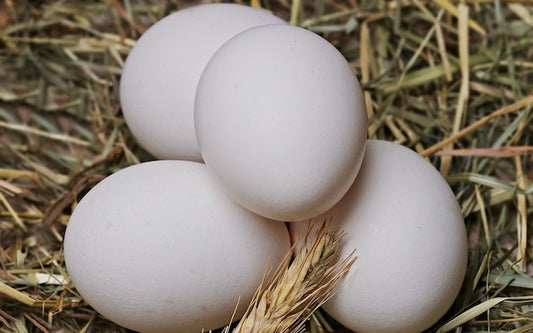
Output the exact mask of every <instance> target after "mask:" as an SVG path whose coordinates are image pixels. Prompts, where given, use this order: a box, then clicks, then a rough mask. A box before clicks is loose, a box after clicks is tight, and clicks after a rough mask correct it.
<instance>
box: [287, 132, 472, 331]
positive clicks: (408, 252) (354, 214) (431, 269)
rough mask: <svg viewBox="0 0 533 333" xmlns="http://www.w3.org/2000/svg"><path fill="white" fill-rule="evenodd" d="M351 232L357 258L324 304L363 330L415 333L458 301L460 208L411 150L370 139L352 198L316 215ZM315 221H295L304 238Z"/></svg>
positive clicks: (462, 242) (462, 236)
mask: <svg viewBox="0 0 533 333" xmlns="http://www.w3.org/2000/svg"><path fill="white" fill-rule="evenodd" d="M326 218H332V227H333V228H335V227H340V228H341V229H342V230H344V231H345V232H346V233H347V234H346V237H345V238H344V244H343V250H342V254H341V255H342V256H343V257H345V256H347V255H348V254H349V253H350V252H351V251H353V250H354V249H356V256H357V257H358V259H357V260H356V262H355V263H354V265H353V266H352V269H351V273H350V274H349V275H348V277H347V278H346V279H345V281H344V284H343V285H342V287H341V288H340V290H339V292H338V294H337V295H336V296H334V297H333V298H332V299H331V300H330V301H329V302H328V303H326V305H325V306H324V308H325V309H326V311H327V312H328V313H329V314H330V315H331V316H332V317H333V318H335V319H336V320H338V321H339V322H340V323H341V324H343V325H345V326H346V327H348V328H350V329H352V330H354V331H357V332H359V333H365V332H372V333H392V332H397V333H400V332H401V333H416V332H421V331H423V330H425V329H427V328H429V327H430V326H431V325H432V324H434V323H435V322H436V321H437V320H438V319H439V318H440V317H442V316H443V315H444V313H445V312H446V311H447V310H448V308H449V307H450V306H451V304H452V303H453V301H454V299H455V298H456V297H457V294H458V293H459V290H460V288H461V284H462V281H463V279H464V276H465V271H466V263H467V242H466V232H465V226H464V221H463V217H462V215H461V211H460V209H459V205H458V204H457V201H456V199H455V197H454V194H453V193H452V191H451V189H450V188H449V186H448V184H447V183H446V181H445V180H444V179H443V178H442V177H441V175H440V173H439V172H438V171H437V170H436V169H435V168H434V167H433V166H432V165H431V164H430V163H428V162H427V161H426V160H424V159H423V158H422V157H420V156H419V155H418V154H416V153H415V152H413V151H411V150H410V149H408V148H406V147H403V146H400V145H396V144H393V143H390V142H386V141H376V140H369V141H368V143H367V148H366V153H365V157H364V160H363V165H362V167H361V170H360V171H359V174H358V176H357V179H356V180H355V183H354V184H353V186H352V188H351V189H350V191H349V192H348V193H347V194H346V196H345V197H344V198H343V199H342V200H341V201H340V202H339V203H338V204H337V205H336V206H335V207H333V208H332V209H331V210H330V211H328V212H327V213H325V214H324V215H323V216H321V217H320V218H317V219H316V220H323V219H326ZM308 223H309V222H294V223H291V224H290V229H291V234H292V236H293V238H301V237H302V235H303V234H304V233H305V232H306V230H307V225H308Z"/></svg>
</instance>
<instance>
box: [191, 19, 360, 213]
mask: <svg viewBox="0 0 533 333" xmlns="http://www.w3.org/2000/svg"><path fill="white" fill-rule="evenodd" d="M195 103H196V104H195V127H196V135H197V138H198V143H199V145H200V150H201V153H202V156H203V158H204V161H205V163H206V165H207V167H208V168H209V170H210V171H211V172H213V174H214V175H215V177H216V178H217V180H218V181H219V182H220V184H221V185H222V187H223V189H224V190H225V191H226V193H228V195H229V196H230V197H232V198H233V199H234V200H235V201H237V202H238V203H240V204H241V205H243V206H244V207H246V208H248V209H249V210H251V211H253V212H255V213H257V214H259V215H262V216H265V217H268V218H271V219H275V220H287V221H297V220H302V219H306V218H312V217H314V216H317V215H319V214H321V213H323V212H325V211H326V210H328V209H329V208H331V207H332V206H333V205H334V204H335V203H337V202H338V201H339V200H340V198H341V197H342V196H343V195H344V194H345V193H346V191H347V190H348V188H349V187H350V185H351V184H352V182H353V180H354V178H355V176H356V174H357V171H358V170H359V167H360V164H361V160H362V157H363V152H364V147H365V143H366V122H367V115H366V111H365V106H364V101H363V96H362V91H361V87H360V85H359V82H358V80H357V78H356V76H355V75H354V73H353V71H352V68H351V67H350V65H349V64H348V62H347V61H346V59H345V58H344V57H343V56H342V54H341V53H340V52H339V51H337V49H335V47H334V46H333V45H331V44H330V43H329V42H327V41H326V40H325V39H323V38H322V37H320V36H318V35H317V34H315V33H313V32H310V31H308V30H305V29H302V28H298V27H294V26H289V25H265V26H260V27H256V28H252V29H249V30H247V31H244V32H242V33H240V34H238V35H237V36H235V37H233V38H232V39H230V40H229V41H228V42H226V43H225V44H224V45H223V46H222V47H221V48H220V49H219V50H218V51H217V52H216V53H215V55H214V56H213V57H212V58H211V60H210V61H209V63H208V64H207V66H206V68H205V70H204V72H203V74H202V76H201V78H200V82H199V84H198V88H197V92H196V102H195Z"/></svg>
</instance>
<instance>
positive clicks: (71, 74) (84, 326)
mask: <svg viewBox="0 0 533 333" xmlns="http://www.w3.org/2000/svg"><path fill="white" fill-rule="evenodd" d="M193 3H197V2H193V1H179V0H170V1H163V0H152V1H149V0H122V1H119V0H105V1H98V2H91V1H28V0H21V1H13V0H5V1H3V2H2V3H1V4H0V39H1V41H0V78H1V79H0V138H1V139H0V149H1V152H0V332H13V331H16V332H71V331H73V332H74V331H75V332H79V331H81V332H121V331H125V330H124V329H122V328H120V327H117V326H116V325H114V324H113V323H110V322H108V321H106V320H105V319H104V318H102V317H101V316H99V315H97V314H96V313H95V312H94V310H92V309H91V308H90V307H89V306H87V305H86V304H84V303H83V302H82V301H81V300H80V297H79V295H78V294H76V291H75V290H73V289H72V288H71V287H70V286H69V285H68V284H67V285H66V286H65V285H63V281H64V280H65V279H67V280H68V275H67V274H66V272H65V268H64V262H63V255H62V248H61V245H62V235H63V233H64V230H65V226H66V223H67V221H68V218H69V214H70V212H72V209H73V207H74V206H75V204H76V202H77V200H79V199H80V198H81V197H82V195H83V194H84V193H86V192H87V191H88V190H89V189H90V188H91V187H92V186H93V185H94V184H95V183H96V182H98V181H99V180H101V179H102V178H103V177H105V176H106V175H109V174H111V173H113V172H114V171H117V170H119V169H122V168H124V167H126V166H128V165H131V164H134V163H138V162H140V161H146V160H150V159H152V158H151V157H150V156H149V155H148V154H147V153H146V152H145V151H143V150H142V149H141V148H140V147H139V146H138V145H137V144H136V142H135V140H134V138H133V137H132V135H131V133H130V132H129V131H128V128H127V127H126V125H125V123H124V120H123V118H122V116H121V113H120V106H119V101H118V96H117V91H118V89H117V85H118V82H119V75H120V72H121V68H122V65H123V63H124V59H125V58H126V56H127V54H128V52H129V50H130V49H131V47H132V46H133V45H134V43H135V40H136V39H137V38H138V37H139V35H140V34H141V33H142V32H143V31H144V30H146V28H147V27H149V26H150V25H151V24H153V23H154V22H155V21H156V20H158V19H159V18H161V17H163V16H165V15H167V14H169V13H171V12H173V11H175V10H177V9H179V8H182V7H184V6H187V5H190V4H193ZM245 3H246V4H248V5H252V6H258V5H261V6H262V7H264V8H267V9H270V10H272V11H273V12H274V13H275V14H276V15H278V16H280V17H282V18H284V19H286V20H288V21H291V22H292V23H293V24H298V25H300V26H303V27H306V28H309V29H311V30H313V31H316V32H317V33H320V34H322V35H323V36H324V37H325V38H327V39H328V40H329V41H330V42H331V43H333V44H334V45H335V46H336V47H337V48H338V49H339V50H341V51H342V52H343V54H344V55H345V56H346V58H347V59H348V60H349V61H350V63H351V64H352V65H353V68H354V70H355V71H356V73H357V75H358V77H359V78H360V80H361V81H362V84H363V88H364V91H365V101H366V104H367V107H368V114H369V119H370V121H369V135H370V137H371V138H379V139H387V140H391V141H396V142H399V143H401V144H403V145H406V146H408V147H411V148H412V149H414V150H416V151H418V152H419V153H420V154H422V155H423V156H426V157H427V158H428V159H429V160H430V161H431V162H432V163H433V164H434V165H435V166H436V167H437V168H438V169H439V170H441V172H442V173H443V175H445V177H446V179H447V180H448V181H449V183H450V184H451V186H452V188H453V190H454V192H455V193H456V195H457V198H458V200H459V202H460V204H461V207H462V209H463V213H464V216H465V220H466V225H467V230H468V235H469V245H470V254H469V255H470V257H469V266H468V272H467V277H466V280H465V283H464V286H463V290H462V291H461V293H460V296H459V297H458V299H457V300H456V302H455V304H454V305H453V307H452V309H451V310H450V311H449V313H448V314H447V315H446V317H445V318H443V319H442V321H441V322H440V323H439V324H437V325H436V326H435V327H434V328H432V329H431V330H430V331H436V330H437V329H439V328H440V327H442V325H444V324H445V323H448V324H446V325H445V326H444V327H442V328H443V331H450V330H455V329H456V328H460V329H459V331H462V332H486V331H490V332H515V333H517V332H531V331H533V292H532V289H533V277H532V276H533V261H532V260H531V257H532V254H533V252H532V250H533V249H532V247H531V244H530V243H529V240H530V235H531V232H529V231H528V229H529V228H528V227H529V226H530V225H531V224H530V221H531V218H532V208H531V207H532V203H533V185H532V182H531V180H532V178H533V171H532V170H533V169H532V168H531V166H532V164H533V158H532V155H531V152H532V151H533V146H532V145H531V140H532V138H531V135H533V126H532V124H531V118H532V112H531V106H532V105H533V97H532V96H531V94H532V92H533V62H532V61H531V59H533V5H532V2H531V1H527V0H522V1H504V0H494V1H486V0H479V1H475V0H469V1H464V2H463V3H466V4H462V3H459V1H451V0H438V1H437V0H435V1H425V0H410V1H365V0H349V1H340V0H338V1H334V0H313V1H311V0H294V1H293V2H290V1H289V0H264V1H259V0H255V1H254V0H252V1H251V3H248V2H245ZM392 278H393V277H392ZM453 318H455V319H453ZM452 319H453V320H452ZM450 320H452V321H451V322H450ZM330 325H331V327H332V329H334V330H335V331H336V332H341V331H343V330H342V328H340V327H339V326H338V325H336V324H335V323H333V321H332V320H331V319H330V318H327V317H326V315H325V314H323V313H321V312H318V313H316V314H315V315H314V316H313V317H312V319H311V320H310V324H309V327H310V328H309V329H310V331H312V332H325V331H328V329H329V328H328V327H329V326H330ZM459 331H458V332H459Z"/></svg>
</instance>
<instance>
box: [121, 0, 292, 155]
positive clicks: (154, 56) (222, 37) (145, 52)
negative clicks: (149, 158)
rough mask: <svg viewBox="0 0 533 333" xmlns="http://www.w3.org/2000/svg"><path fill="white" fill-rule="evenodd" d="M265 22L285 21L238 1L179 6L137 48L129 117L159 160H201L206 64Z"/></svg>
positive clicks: (125, 91)
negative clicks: (198, 113) (201, 87)
mask: <svg viewBox="0 0 533 333" xmlns="http://www.w3.org/2000/svg"><path fill="white" fill-rule="evenodd" d="M263 24H285V22H284V21H283V20H281V19H280V18H278V17H276V16H274V15H272V14H270V13H269V12H267V11H265V10H262V9H256V8H251V7H247V6H243V5H237V4H207V5H200V6H196V7H190V8H187V9H184V10H180V11H177V12H175V13H173V14H171V15H169V16H167V17H165V18H163V19H162V20H160V21H159V22H157V23H155V24H154V25H153V26H151V27H150V28H149V29H148V30H147V31H146V32H145V33H144V34H143V35H142V36H141V38H140V39H139V40H138V41H137V44H136V45H135V47H134V48H133V49H132V50H131V52H130V54H129V56H128V58H127V60H126V64H125V66H124V70H123V73H122V78H121V80H120V102H121V104H122V110H123V113H124V117H125V119H126V122H127V124H128V126H129V128H130V129H131V131H132V133H133V135H134V136H135V138H136V139H137V141H138V142H139V144H140V145H142V146H143V147H144V148H145V149H146V150H148V151H149V152H150V153H151V154H152V155H154V156H155V157H157V158H159V159H183V160H192V161H201V159H202V157H201V155H200V151H199V149H198V143H197V141H196V136H195V133H194V121H193V113H194V94H195V91H196V85H197V83H198V80H199V78H200V74H201V73H202V71H203V69H204V66H205V65H206V63H207V61H208V60H209V58H210V57H211V56H212V55H213V53H215V51H216V50H217V49H218V48H219V47H220V46H222V44H224V42H226V41H227V40H228V39H230V38H231V37H233V36H235V35H236V34H238V33H239V32H241V31H244V30H246V29H249V28H252V27H255V26H259V25H263Z"/></svg>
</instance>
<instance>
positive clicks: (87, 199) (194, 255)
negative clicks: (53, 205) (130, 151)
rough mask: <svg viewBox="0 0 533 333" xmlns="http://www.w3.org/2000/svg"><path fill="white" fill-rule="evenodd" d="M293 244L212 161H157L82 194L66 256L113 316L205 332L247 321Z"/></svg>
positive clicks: (86, 293) (92, 300)
mask: <svg viewBox="0 0 533 333" xmlns="http://www.w3.org/2000/svg"><path fill="white" fill-rule="evenodd" d="M289 246H290V241H289V235H288V230H287V228H286V226H285V225H284V224H283V223H280V222H276V221H271V220H267V219H265V218H263V217H260V216H258V215H255V214H253V213H251V212H249V211H247V210H245V209H243V208H242V207H240V206H239V205H237V204H235V203H234V202H233V201H232V200H230V199H229V198H227V196H226V195H225V194H224V193H223V192H222V191H221V190H220V189H219V187H218V186H217V185H216V184H215V182H214V181H213V179H212V177H211V176H210V175H209V173H208V172H207V169H206V167H205V165H203V164H200V163H196V162H189V161H154V162H147V163H141V164H138V165H135V166H131V167H128V168H125V169H123V170H121V171H118V172H117V173H115V174H113V175H111V176H109V177H107V178H105V179H104V180H103V181H102V182H100V183H99V184H97V185H96V186H95V187H94V188H93V189H91V190H90V191H89V192H88V193H87V194H86V195H85V196H84V197H83V198H82V200H81V201H80V202H79V204H78V205H77V207H76V209H75V210H74V212H73V214H72V216H71V218H70V221H69V223H68V226H67V230H66V233H65V240H64V255H65V262H66V267H67V270H68V273H69V275H70V278H71V279H72V281H73V284H74V287H75V288H76V289H77V290H78V292H79V293H80V294H81V296H82V297H83V299H84V300H86V301H87V302H88V303H89V304H90V305H91V306H92V307H93V308H94V309H95V310H96V311H98V312H99V313H100V314H102V315H103V316H104V317H106V318H107V319H109V320H112V321H114V322H115V323H117V324H120V325H122V326H124V327H127V328H129V329H132V330H136V331H140V332H200V331H201V330H202V329H204V330H205V331H208V330H210V329H216V328H219V327H222V326H224V325H227V324H228V323H229V322H230V320H231V319H232V318H233V319H234V320H237V319H239V318H240V316H242V314H243V313H244V310H245V309H246V306H247V305H248V303H249V302H250V300H251V298H252V296H253V294H254V292H255V290H256V288H257V286H258V285H259V284H260V282H261V280H262V278H263V275H264V272H265V270H266V268H267V267H268V266H270V267H276V266H277V265H278V264H279V263H280V261H281V260H282V259H283V257H284V256H285V255H286V253H287V251H288V250H289ZM237 304H239V307H238V308H237ZM235 309H236V313H235V316H233V312H234V310H235Z"/></svg>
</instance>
